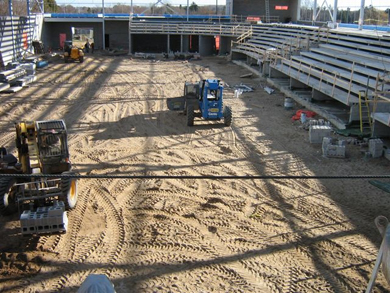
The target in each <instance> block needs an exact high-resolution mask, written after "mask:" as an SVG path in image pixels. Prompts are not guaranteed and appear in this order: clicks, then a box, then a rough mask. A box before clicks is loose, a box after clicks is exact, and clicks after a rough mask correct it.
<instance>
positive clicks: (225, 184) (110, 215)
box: [0, 54, 390, 292]
mask: <svg viewBox="0 0 390 293" xmlns="http://www.w3.org/2000/svg"><path fill="white" fill-rule="evenodd" d="M247 73H248V70H247V69H245V68H243V67H239V66H237V65H235V64H233V63H230V62H228V61H227V60H225V58H221V57H215V58H204V59H202V60H198V61H190V62H182V61H171V60H169V61H163V60H161V61H152V60H144V59H133V60H131V59H130V58H129V57H128V56H122V57H105V56H101V55H98V54H95V55H87V56H86V59H85V61H84V63H82V64H79V63H71V64H64V63H63V61H61V60H57V61H53V62H52V63H50V65H49V66H48V67H46V68H43V69H41V70H39V72H38V73H37V81H36V82H35V83H33V84H31V86H30V87H29V88H25V89H23V90H22V91H20V92H18V93H15V94H1V95H0V99H1V104H2V107H1V109H0V111H1V115H0V130H1V133H2V135H1V139H0V143H1V145H4V146H6V147H8V148H9V149H10V150H11V152H13V153H14V154H15V146H14V127H13V123H14V122H16V121H20V120H44V119H65V121H66V124H67V127H68V131H69V147H70V151H71V157H72V162H73V164H74V168H75V170H76V171H77V172H79V173H80V174H82V175H86V174H102V175H103V174H107V175H110V174H111V175H171V176H178V175H194V176H199V175H240V176H245V175H247V176H254V175H299V176H317V175H318V176H320V175H332V176H335V177H336V179H325V180H318V179H317V180H314V179H311V180H308V179H295V180H294V179H267V180H265V179H262V180H260V179H256V180H253V179H247V180H210V179H166V180H157V179H147V180H145V179H143V180H141V179H112V178H111V179H110V178H107V179H80V180H79V192H78V194H79V199H78V204H77V207H76V208H75V209H74V210H72V211H70V212H69V213H68V217H69V230H68V232H67V233H66V234H63V235H51V236H41V237H22V236H21V233H20V226H19V222H18V215H14V216H9V217H0V233H1V234H0V237H1V241H0V256H1V257H0V291H1V292H57V291H61V292H75V291H77V289H78V288H79V286H80V284H81V283H82V282H83V281H84V280H85V278H86V277H87V276H88V275H89V274H105V275H107V276H108V277H109V279H110V280H111V281H112V282H113V284H114V285H115V289H116V291H117V292H363V291H364V290H365V288H366V286H367V283H368V281H369V278H370V275H371V272H372V270H373V268H374V263H375V260H376V257H377V254H378V249H379V245H380V242H381V236H380V234H379V232H378V230H377V229H376V227H375V225H374V219H375V218H376V217H377V216H379V215H384V216H387V217H390V209H389V207H390V196H389V194H388V193H386V192H384V191H382V190H380V189H378V188H376V187H374V186H372V185H371V184H369V183H368V180H367V179H337V177H338V176H340V175H362V174H365V175H374V174H379V175H383V174H388V173H389V166H390V161H388V160H387V159H385V158H384V157H382V158H376V159H373V158H367V157H366V156H365V155H364V152H363V151H364V146H361V145H357V144H354V140H353V139H352V138H344V139H348V144H347V157H346V158H345V159H335V158H325V157H323V156H322V151H321V145H317V144H310V143H309V134H308V131H307V130H305V129H304V128H303V127H302V124H301V123H300V122H299V121H295V122H293V121H292V120H291V117H292V116H293V114H294V113H295V111H296V110H299V109H301V108H300V107H299V105H295V106H294V109H293V110H286V109H285V108H284V96H283V95H281V94H280V93H279V92H278V91H276V92H274V93H273V94H271V95H269V94H267V93H266V92H265V91H264V90H263V89H262V87H261V85H262V86H264V85H265V81H264V80H262V79H260V78H258V77H255V76H253V77H252V78H240V76H241V75H244V74H247ZM204 78H218V79H221V80H222V81H223V82H224V83H226V84H227V85H226V88H225V95H224V98H225V99H224V102H225V103H226V104H227V105H229V106H231V108H232V109H233V117H234V122H233V125H232V126H231V127H225V126H224V125H223V124H222V123H219V122H211V121H201V120H196V121H195V126H194V127H188V126H187V125H186V117H185V116H184V115H182V114H180V113H178V112H173V111H169V110H168V108H167V104H166V99H167V98H170V97H178V96H181V95H182V94H183V87H184V82H185V81H190V82H196V81H199V80H200V79H204ZM241 82H244V83H245V84H247V85H252V86H254V87H255V91H254V92H252V93H244V94H243V95H242V96H240V97H239V98H235V97H234V95H233V89H232V86H233V85H236V84H239V83H241ZM334 137H337V136H336V135H334ZM389 290H390V286H389V285H388V284H387V283H386V281H385V279H384V277H383V274H382V272H381V271H380V272H379V275H378V278H377V281H376V284H375V289H374V292H389Z"/></svg>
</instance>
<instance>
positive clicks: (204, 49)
mask: <svg viewBox="0 0 390 293" xmlns="http://www.w3.org/2000/svg"><path fill="white" fill-rule="evenodd" d="M215 53H216V52H215V38H214V37H213V36H211V37H210V36H199V54H200V56H211V55H213V54H215Z"/></svg>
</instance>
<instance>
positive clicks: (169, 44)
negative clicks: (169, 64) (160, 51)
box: [167, 34, 171, 54]
mask: <svg viewBox="0 0 390 293" xmlns="http://www.w3.org/2000/svg"><path fill="white" fill-rule="evenodd" d="M170 51H171V35H170V34H168V35H167V53H168V54H169V52H170Z"/></svg>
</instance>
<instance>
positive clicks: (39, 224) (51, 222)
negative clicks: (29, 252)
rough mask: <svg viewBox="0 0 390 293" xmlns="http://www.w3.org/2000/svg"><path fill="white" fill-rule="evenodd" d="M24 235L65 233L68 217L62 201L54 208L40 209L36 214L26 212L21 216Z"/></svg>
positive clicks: (56, 203) (55, 204)
mask: <svg viewBox="0 0 390 293" xmlns="http://www.w3.org/2000/svg"><path fill="white" fill-rule="evenodd" d="M20 224H21V227H22V234H23V235H28V234H41V233H54V232H59V233H64V232H66V230H67V228H68V216H67V214H66V211H65V205H64V203H63V202H62V201H60V202H55V203H54V205H53V206H47V207H39V208H38V209H37V210H36V211H35V212H33V211H30V210H26V211H23V213H22V214H21V215H20Z"/></svg>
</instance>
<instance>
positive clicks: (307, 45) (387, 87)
mask: <svg viewBox="0 0 390 293" xmlns="http://www.w3.org/2000/svg"><path fill="white" fill-rule="evenodd" d="M271 49H272V50H271ZM232 52H239V53H243V54H246V55H248V56H250V57H252V58H256V57H257V58H259V59H261V61H265V60H268V61H269V62H270V64H269V66H268V72H262V74H263V75H266V76H267V75H268V76H269V77H270V78H271V79H272V78H273V77H275V78H280V77H281V76H285V77H286V78H289V79H290V87H291V85H292V84H294V85H296V84H297V82H298V85H301V87H302V89H306V90H307V88H311V89H312V98H313V99H315V98H316V97H315V93H319V94H320V96H321V99H323V98H324V96H326V97H328V99H333V100H336V101H338V102H340V103H342V104H344V105H345V106H347V107H350V112H351V114H350V117H349V122H351V121H353V120H356V113H357V110H356V109H357V108H356V106H357V105H358V103H359V94H362V92H364V93H367V97H368V98H369V99H370V105H371V107H370V108H371V111H372V110H373V109H375V112H374V113H371V118H373V119H375V121H378V122H380V123H382V124H384V125H385V126H386V127H390V106H388V105H389V104H390V98H389V100H388V101H387V99H386V97H384V96H383V95H382V96H381V95H379V94H378V92H379V91H381V92H382V93H383V92H385V93H386V94H385V95H387V92H389V93H390V82H386V80H385V78H386V76H387V78H388V76H390V38H388V37H387V36H385V35H383V33H382V34H379V33H375V34H374V33H369V34H367V35H366V34H364V33H362V32H351V30H338V29H328V28H318V27H317V28H316V27H308V26H302V27H301V26H291V25H277V26H275V25H274V26H264V27H257V28H254V29H253V33H252V36H251V38H250V39H247V40H246V42H241V43H239V44H236V46H234V47H233V48H232ZM270 52H271V53H272V56H271V55H270ZM378 97H380V98H383V99H384V101H382V103H377V98H378ZM358 118H360V117H358ZM385 132H388V135H387V136H390V128H388V130H387V131H385ZM381 134H383V131H381Z"/></svg>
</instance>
